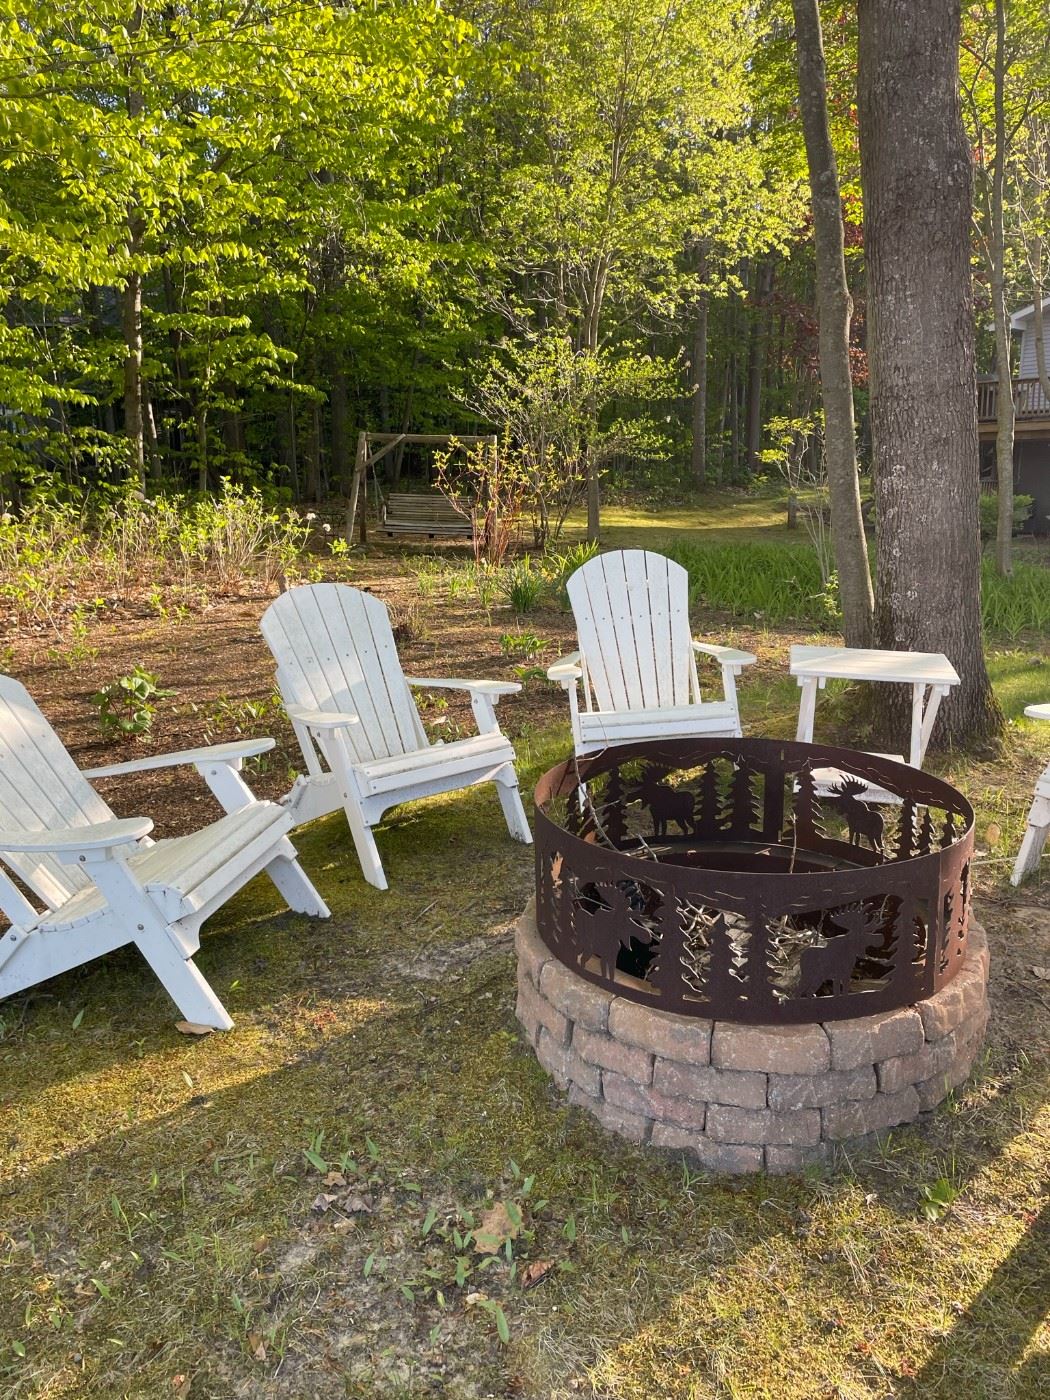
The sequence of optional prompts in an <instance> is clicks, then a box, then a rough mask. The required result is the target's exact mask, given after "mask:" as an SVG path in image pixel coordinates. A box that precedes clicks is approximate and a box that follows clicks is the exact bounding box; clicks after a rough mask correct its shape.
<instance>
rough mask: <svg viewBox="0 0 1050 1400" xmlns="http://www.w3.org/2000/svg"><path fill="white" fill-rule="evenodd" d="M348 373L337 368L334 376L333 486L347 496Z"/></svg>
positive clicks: (348, 471)
mask: <svg viewBox="0 0 1050 1400" xmlns="http://www.w3.org/2000/svg"><path fill="white" fill-rule="evenodd" d="M347 399H348V395H347V387H346V371H345V370H344V369H342V368H341V367H340V368H337V369H336V371H335V373H334V374H333V375H332V484H333V487H334V488H336V489H337V490H339V491H341V492H342V494H343V495H344V496H345V495H347V493H348V492H349V490H350V450H349V449H350V444H349V442H348V441H347V435H346V425H347V418H348V416H349V409H348V402H347Z"/></svg>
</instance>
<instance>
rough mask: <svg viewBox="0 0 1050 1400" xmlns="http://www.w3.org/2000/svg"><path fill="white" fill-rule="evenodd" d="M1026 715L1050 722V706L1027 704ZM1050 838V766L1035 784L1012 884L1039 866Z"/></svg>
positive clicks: (1011, 880)
mask: <svg viewBox="0 0 1050 1400" xmlns="http://www.w3.org/2000/svg"><path fill="white" fill-rule="evenodd" d="M1025 714H1026V715H1027V716H1028V718H1029V719H1045V720H1050V705H1028V706H1026V707H1025ZM1047 836H1050V763H1048V764H1047V765H1046V767H1045V768H1044V769H1043V773H1042V776H1041V777H1040V778H1039V780H1038V782H1037V783H1036V785H1035V797H1034V799H1033V800H1032V806H1031V809H1030V811H1029V813H1028V827H1027V829H1026V830H1025V834H1024V840H1023V841H1022V842H1021V849H1020V850H1019V851H1018V852H1017V860H1016V861H1015V862H1014V872H1013V874H1012V875H1011V876H1010V883H1011V884H1012V885H1019V884H1020V883H1021V881H1022V880H1023V879H1024V877H1025V876H1026V875H1030V874H1031V873H1032V871H1033V870H1035V869H1036V867H1037V866H1038V865H1039V858H1040V856H1041V855H1042V854H1043V847H1044V846H1045V845H1046V838H1047Z"/></svg>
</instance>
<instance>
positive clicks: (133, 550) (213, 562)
mask: <svg viewBox="0 0 1050 1400" xmlns="http://www.w3.org/2000/svg"><path fill="white" fill-rule="evenodd" d="M309 533H310V531H309V525H308V524H307V523H306V522H304V521H303V520H302V519H301V518H300V517H299V516H298V515H297V514H296V513H295V512H294V511H291V510H277V509H274V508H271V507H269V506H267V505H266V504H265V503H264V501H263V498H262V495H261V493H260V492H259V491H258V490H254V489H253V490H243V489H242V488H240V487H237V486H234V485H232V484H230V483H224V485H223V488H222V490H221V492H220V494H219V495H218V496H215V497H213V496H202V497H198V498H196V499H192V498H188V497H185V496H176V495H159V496H151V497H147V496H144V495H142V493H141V492H139V491H137V490H126V489H125V490H110V491H100V492H97V493H94V494H92V495H89V496H86V497H80V498H78V499H76V500H70V499H64V498H61V497H58V498H56V497H54V496H49V495H46V494H39V495H37V496H35V497H34V498H33V499H32V500H30V502H29V503H28V505H27V506H26V507H25V509H24V510H22V511H21V512H18V513H16V512H11V511H8V512H6V513H5V514H4V515H3V516H0V600H2V601H3V602H4V603H6V605H7V607H8V608H9V609H10V611H11V613H12V614H13V616H14V617H15V619H16V620H17V621H18V622H21V623H41V622H44V623H47V624H49V625H50V626H51V627H52V628H53V629H54V630H55V631H56V632H57V631H61V630H62V629H63V627H64V625H65V624H66V622H67V620H68V617H69V616H70V615H71V616H72V617H73V619H74V622H76V620H77V618H78V617H82V616H83V609H84V607H85V600H88V601H89V602H90V601H91V600H94V602H95V605H96V606H103V605H104V602H105V597H104V596H102V595H116V596H117V597H119V598H121V599H125V598H127V597H128V596H129V595H130V594H131V593H133V592H135V591H136V590H138V589H142V590H143V591H145V592H146V593H147V595H148V598H149V602H150V606H151V607H152V608H153V610H154V611H155V612H157V613H158V614H160V613H161V612H162V611H167V604H166V603H165V596H166V595H167V594H174V595H175V599H174V600H173V604H172V606H173V607H174V609H175V610H176V611H177V610H178V609H179V608H184V606H185V603H184V602H182V601H178V599H179V598H180V597H181V598H182V599H185V598H186V597H190V596H193V594H194V592H195V591H196V593H197V595H198V597H199V593H200V588H201V587H203V588H204V589H205V591H207V590H215V591H217V592H228V591H230V590H233V589H235V588H237V587H239V586H240V585H241V584H242V583H243V582H244V581H245V580H248V579H251V580H253V581H254V582H256V583H257V584H258V585H259V586H260V587H261V588H263V589H264V590H266V591H268V590H270V589H271V588H272V587H273V586H274V584H275V583H276V582H277V581H278V579H280V578H281V577H282V576H289V575H292V574H294V572H295V571H296V568H297V566H298V564H299V562H300V560H301V559H302V558H303V554H304V551H305V549H306V545H307V541H308V539H309Z"/></svg>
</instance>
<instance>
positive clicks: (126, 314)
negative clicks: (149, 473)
mask: <svg viewBox="0 0 1050 1400" xmlns="http://www.w3.org/2000/svg"><path fill="white" fill-rule="evenodd" d="M143 18H144V14H143V8H142V5H141V4H139V5H136V6H135V10H134V13H133V15H132V17H131V21H130V23H129V25H128V33H129V35H133V36H134V35H137V34H138V33H139V32H140V31H141V29H142V23H143ZM128 78H129V87H128V94H127V110H128V116H129V117H130V118H131V119H132V120H133V121H134V120H135V119H136V118H138V117H140V116H141V115H142V111H143V107H144V105H145V104H144V102H143V98H142V92H141V90H140V89H139V88H137V87H136V86H135V83H134V60H130V61H129V65H128ZM127 227H128V243H127V250H128V261H129V263H130V267H129V271H128V277H127V281H126V283H125V285H124V292H123V296H122V298H121V329H122V331H123V335H124V433H125V435H126V436H127V439H128V441H129V443H130V444H131V454H130V455H131V471H132V474H133V475H134V477H135V479H136V480H137V481H138V483H139V485H140V486H144V485H145V482H146V441H145V431H144V422H143V412H142V269H141V267H140V265H139V258H140V257H141V254H142V245H143V238H144V236H145V223H144V221H143V219H142V217H141V214H140V213H139V211H137V210H136V209H134V208H129V209H128V215H127Z"/></svg>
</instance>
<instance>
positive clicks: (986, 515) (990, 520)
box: [978, 491, 1035, 540]
mask: <svg viewBox="0 0 1050 1400" xmlns="http://www.w3.org/2000/svg"><path fill="white" fill-rule="evenodd" d="M1034 506H1035V497H1034V496H1015V497H1014V528H1013V533H1014V534H1015V535H1016V534H1017V532H1018V531H1019V530H1020V528H1021V526H1022V525H1023V524H1024V523H1025V521H1026V520H1027V519H1028V517H1029V516H1030V515H1031V513H1032V509H1033V507H1034ZM978 510H979V512H980V520H981V539H982V540H994V539H995V532H996V529H997V527H998V523H999V493H998V492H997V491H982V492H981V495H980V497H979V499H978Z"/></svg>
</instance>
